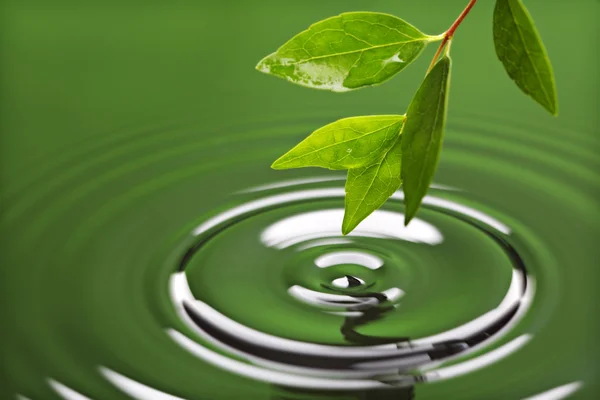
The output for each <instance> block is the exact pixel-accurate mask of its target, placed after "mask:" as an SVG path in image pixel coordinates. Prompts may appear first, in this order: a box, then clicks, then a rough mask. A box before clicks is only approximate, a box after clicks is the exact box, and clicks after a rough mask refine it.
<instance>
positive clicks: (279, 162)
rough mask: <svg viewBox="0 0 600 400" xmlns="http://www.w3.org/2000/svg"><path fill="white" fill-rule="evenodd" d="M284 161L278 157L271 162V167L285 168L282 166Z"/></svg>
mask: <svg viewBox="0 0 600 400" xmlns="http://www.w3.org/2000/svg"><path fill="white" fill-rule="evenodd" d="M282 164H283V163H282V162H281V158H278V159H277V160H275V161H273V164H271V169H276V170H282V169H285V167H283V166H282Z"/></svg>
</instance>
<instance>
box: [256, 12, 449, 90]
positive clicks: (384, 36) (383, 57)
mask: <svg viewBox="0 0 600 400" xmlns="http://www.w3.org/2000/svg"><path fill="white" fill-rule="evenodd" d="M440 39H441V37H437V36H428V35H425V34H423V33H422V32H420V31H419V30H418V29H417V28H415V27H414V26H412V25H410V24H408V23H407V22H405V21H403V20H401V19H400V18H397V17H394V16H393V15H389V14H381V13H373V12H353V13H344V14H341V15H338V16H336V17H331V18H328V19H325V20H323V21H321V22H317V23H316V24H313V25H311V26H310V27H309V28H308V30H306V31H304V32H302V33H300V34H298V35H296V36H295V37H293V38H292V39H291V40H289V41H288V42H287V43H285V44H284V45H283V46H282V47H281V48H279V50H277V52H275V53H273V54H271V55H269V56H267V57H265V58H264V59H263V60H262V61H260V62H259V63H258V65H257V66H256V69H258V70H259V71H261V72H264V73H267V74H271V75H275V76H277V77H280V78H284V79H287V80H288V81H290V82H292V83H295V84H298V85H302V86H307V87H310V88H314V89H324V90H331V91H334V92H345V91H348V90H351V89H358V88H360V87H363V86H370V85H375V84H378V83H381V82H384V81H386V80H388V79H390V78H391V77H392V76H394V75H395V74H397V73H398V72H400V71H402V70H403V69H404V68H406V66H408V65H409V64H410V63H411V62H413V61H414V60H415V59H416V58H417V57H418V56H419V54H421V52H422V51H423V49H424V48H425V46H426V45H427V44H428V43H429V42H432V41H437V40H440Z"/></svg>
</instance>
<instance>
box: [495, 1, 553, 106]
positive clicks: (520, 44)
mask: <svg viewBox="0 0 600 400" xmlns="http://www.w3.org/2000/svg"><path fill="white" fill-rule="evenodd" d="M494 43H495V46H496V54H498V58H499V59H500V61H502V63H503V64H504V68H505V69H506V72H508V75H509V76H510V78H511V79H512V80H514V81H515V83H516V84H517V86H519V88H521V90H522V91H523V92H525V94H527V95H529V96H530V97H532V98H533V99H534V100H535V101H537V102H538V103H540V104H541V105H542V106H543V107H544V108H545V109H546V110H548V111H550V113H552V114H553V115H558V98H557V95H556V83H555V81H554V73H553V72H552V64H551V63H550V59H549V58H548V54H547V53H546V49H545V47H544V43H543V42H542V39H541V38H540V35H539V33H538V31H537V29H536V28H535V24H534V23H533V19H532V18H531V15H530V14H529V12H528V11H527V8H525V5H524V4H523V2H522V1H521V0H497V2H496V8H495V10H494Z"/></svg>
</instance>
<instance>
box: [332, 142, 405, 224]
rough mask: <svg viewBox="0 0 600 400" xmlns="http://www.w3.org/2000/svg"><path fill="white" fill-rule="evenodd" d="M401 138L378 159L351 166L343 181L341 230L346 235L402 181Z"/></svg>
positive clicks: (381, 203) (385, 199)
mask: <svg viewBox="0 0 600 400" xmlns="http://www.w3.org/2000/svg"><path fill="white" fill-rule="evenodd" d="M401 141H402V140H401V138H398V139H397V141H396V143H395V144H394V147H392V148H391V149H389V150H388V151H387V153H385V156H384V157H383V159H381V161H379V162H377V163H375V164H373V165H370V166H368V167H363V168H357V169H351V170H349V171H348V180H347V181H346V201H345V208H346V211H345V213H344V221H343V223H342V233H343V234H344V235H347V234H348V233H350V232H352V230H353V229H354V228H356V226H357V225H358V224H359V223H360V222H361V221H362V220H363V219H365V218H367V217H368V216H369V215H371V213H372V212H373V211H375V210H377V209H378V208H379V207H381V206H382V205H383V204H384V203H385V202H386V201H387V199H388V198H389V197H390V196H391V195H392V194H394V192H395V191H396V190H398V188H400V185H401V184H402V179H401V177H400V176H401V169H402V154H401Z"/></svg>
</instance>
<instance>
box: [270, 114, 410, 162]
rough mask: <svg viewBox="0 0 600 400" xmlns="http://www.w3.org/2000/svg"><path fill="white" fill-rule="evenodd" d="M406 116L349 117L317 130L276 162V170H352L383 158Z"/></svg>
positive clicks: (394, 140)
mask: <svg viewBox="0 0 600 400" xmlns="http://www.w3.org/2000/svg"><path fill="white" fill-rule="evenodd" d="M403 122H404V116H403V115H373V116H367V117H353V118H345V119H341V120H339V121H336V122H334V123H332V124H329V125H326V126H324V127H323V128H320V129H318V130H316V131H315V132H313V133H312V134H311V135H310V136H309V137H307V138H306V139H304V140H303V141H302V142H300V143H299V144H298V145H297V146H296V147H294V148H293V149H292V150H290V151H289V152H287V153H286V154H284V155H283V156H282V157H280V158H279V159H278V160H277V161H275V162H274V163H273V165H272V168H274V169H289V168H301V167H323V168H329V169H336V170H337V169H349V168H358V167H364V166H366V165H371V164H373V163H375V162H377V161H380V160H381V158H382V157H383V156H384V154H385V153H386V152H387V151H388V150H389V149H390V147H391V146H393V145H394V143H395V142H396V139H397V138H398V135H399V131H400V128H401V127H402V123H403Z"/></svg>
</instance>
